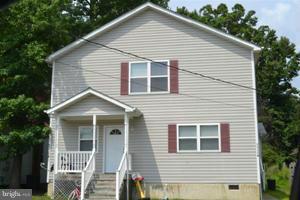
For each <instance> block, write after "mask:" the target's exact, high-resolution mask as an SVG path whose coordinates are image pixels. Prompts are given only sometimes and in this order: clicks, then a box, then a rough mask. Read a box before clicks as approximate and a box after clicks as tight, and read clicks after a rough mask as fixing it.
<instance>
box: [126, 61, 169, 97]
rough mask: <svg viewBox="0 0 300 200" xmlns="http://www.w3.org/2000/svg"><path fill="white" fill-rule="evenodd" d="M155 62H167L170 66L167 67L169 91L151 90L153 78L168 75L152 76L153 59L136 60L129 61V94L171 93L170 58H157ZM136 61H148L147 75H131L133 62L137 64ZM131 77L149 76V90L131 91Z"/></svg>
mask: <svg viewBox="0 0 300 200" xmlns="http://www.w3.org/2000/svg"><path fill="white" fill-rule="evenodd" d="M154 62H167V64H168V67H167V78H168V90H167V91H154V92H151V78H159V77H161V78H163V77H166V75H156V76H151V63H152V62H151V61H134V62H129V73H128V79H129V81H128V94H131V95H137V94H166V93H170V67H169V66H170V60H156V61H154ZM136 63H147V76H134V77H131V64H136ZM131 78H133V79H134V78H147V92H131Z"/></svg>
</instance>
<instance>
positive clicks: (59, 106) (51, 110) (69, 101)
mask: <svg viewBox="0 0 300 200" xmlns="http://www.w3.org/2000/svg"><path fill="white" fill-rule="evenodd" d="M88 95H94V96H96V97H98V98H101V99H103V100H105V101H108V102H110V103H112V104H114V105H116V106H118V107H120V108H123V109H124V110H125V112H136V113H140V112H139V111H138V109H137V108H134V107H131V106H129V105H127V104H125V103H123V102H120V101H118V100H116V99H114V98H112V97H110V96H108V95H106V94H103V93H101V92H99V91H97V90H95V89H93V88H90V87H89V88H87V89H85V90H83V91H81V92H80V93H78V94H76V95H74V96H72V97H70V98H69V99H67V100H65V101H63V102H61V103H58V104H56V105H55V106H53V107H51V108H49V109H48V110H45V112H46V113H47V114H53V113H55V112H57V111H60V110H62V109H64V108H66V107H68V106H70V105H72V104H74V103H76V102H78V101H80V100H81V99H83V98H84V97H86V96H88Z"/></svg>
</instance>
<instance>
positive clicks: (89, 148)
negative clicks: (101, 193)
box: [46, 88, 140, 199]
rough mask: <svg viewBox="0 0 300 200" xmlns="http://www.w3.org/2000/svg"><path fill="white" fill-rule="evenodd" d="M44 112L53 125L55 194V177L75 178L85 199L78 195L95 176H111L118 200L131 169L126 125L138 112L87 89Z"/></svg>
mask: <svg viewBox="0 0 300 200" xmlns="http://www.w3.org/2000/svg"><path fill="white" fill-rule="evenodd" d="M46 112H47V113H48V114H51V117H52V118H53V119H54V121H55V126H54V127H52V129H53V131H54V132H55V135H54V138H55V142H54V147H55V155H54V190H55V187H56V186H55V177H59V175H60V174H78V176H80V199H85V195H81V194H86V193H87V191H88V187H89V185H90V184H91V182H92V180H93V177H94V175H95V174H96V173H97V174H99V173H110V174H111V173H114V174H116V176H115V199H119V196H120V194H119V192H120V189H121V187H122V183H123V180H124V179H125V178H126V172H128V171H129V170H130V169H131V156H130V154H129V152H128V141H129V122H130V119H132V118H133V117H138V116H139V115H140V112H139V111H138V110H137V109H135V108H132V107H130V106H128V105H126V104H123V103H121V102H119V101H116V100H115V99H112V98H111V97H108V96H107V95H104V94H102V93H100V92H97V91H95V90H93V89H90V88H89V89H87V90H85V91H83V92H81V93H80V94H78V95H75V96H74V97H72V98H71V99H69V100H67V101H65V102H63V103H61V104H58V105H56V106H54V107H52V108H50V109H49V110H47V111H46ZM127 174H128V173H127ZM75 185H76V184H75ZM57 186H58V185H57ZM59 187H60V186H59ZM72 188H74V186H73V187H72ZM77 188H79V187H77ZM57 189H61V188H57ZM75 189H76V188H75ZM70 192H72V190H71V191H70ZM54 193H55V191H54ZM65 193H66V194H65V196H68V194H67V193H68V192H65Z"/></svg>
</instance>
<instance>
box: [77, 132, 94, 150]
mask: <svg viewBox="0 0 300 200" xmlns="http://www.w3.org/2000/svg"><path fill="white" fill-rule="evenodd" d="M81 128H93V126H79V127H78V151H80V141H85V139H80V129H81ZM98 139H99V126H97V127H96V152H98V150H99V141H98ZM92 141H93V139H92ZM80 152H92V151H80Z"/></svg>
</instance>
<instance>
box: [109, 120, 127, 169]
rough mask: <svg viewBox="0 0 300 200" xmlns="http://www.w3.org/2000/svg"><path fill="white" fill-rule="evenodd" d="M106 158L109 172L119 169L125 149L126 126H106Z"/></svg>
mask: <svg viewBox="0 0 300 200" xmlns="http://www.w3.org/2000/svg"><path fill="white" fill-rule="evenodd" d="M104 142H105V160H104V169H105V172H107V173H114V172H116V171H117V169H118V167H119V164H120V161H121V158H122V155H123V151H124V126H120V125H118V126H106V127H105V141H104Z"/></svg>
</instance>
